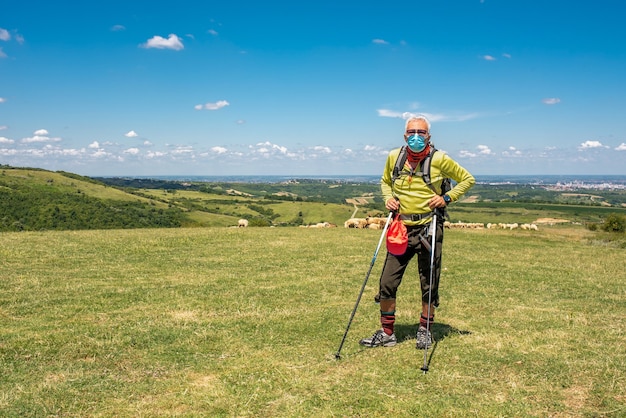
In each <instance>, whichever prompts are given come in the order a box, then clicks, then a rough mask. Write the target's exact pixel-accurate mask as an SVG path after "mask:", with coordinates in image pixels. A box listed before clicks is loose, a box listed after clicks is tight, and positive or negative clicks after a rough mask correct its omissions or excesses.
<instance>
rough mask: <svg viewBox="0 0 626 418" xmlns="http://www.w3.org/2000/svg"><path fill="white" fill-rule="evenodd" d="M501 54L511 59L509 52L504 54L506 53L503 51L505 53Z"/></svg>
mask: <svg viewBox="0 0 626 418" xmlns="http://www.w3.org/2000/svg"><path fill="white" fill-rule="evenodd" d="M502 56H503V57H504V58H508V59H511V54H506V53H505V54H502Z"/></svg>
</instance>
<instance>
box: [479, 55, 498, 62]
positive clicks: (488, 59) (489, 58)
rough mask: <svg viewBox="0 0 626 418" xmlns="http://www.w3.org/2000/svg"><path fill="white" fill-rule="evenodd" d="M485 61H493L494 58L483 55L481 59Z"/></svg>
mask: <svg viewBox="0 0 626 418" xmlns="http://www.w3.org/2000/svg"><path fill="white" fill-rule="evenodd" d="M482 58H483V59H484V60H485V61H495V60H496V58H495V57H493V56H491V55H483V57H482Z"/></svg>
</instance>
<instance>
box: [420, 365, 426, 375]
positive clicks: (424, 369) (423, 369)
mask: <svg viewBox="0 0 626 418" xmlns="http://www.w3.org/2000/svg"><path fill="white" fill-rule="evenodd" d="M420 370H421V371H423V372H424V374H426V372H428V366H424V367H422V368H421V369H420Z"/></svg>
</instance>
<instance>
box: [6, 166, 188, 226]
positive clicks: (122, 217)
mask: <svg viewBox="0 0 626 418" xmlns="http://www.w3.org/2000/svg"><path fill="white" fill-rule="evenodd" d="M184 222H185V215H184V213H183V211H182V210H181V209H180V208H176V207H169V206H168V205H167V204H164V203H161V202H157V201H155V200H152V199H146V198H142V197H138V196H134V195H132V194H129V193H126V192H124V191H122V190H118V189H115V188H112V187H109V186H106V185H105V184H103V183H100V182H97V181H94V180H92V179H90V178H88V177H82V176H78V175H75V174H71V173H64V172H51V171H46V170H39V169H22V168H12V167H6V166H3V167H2V168H1V170H0V231H40V230H73V229H119V228H150V227H166V228H171V227H179V226H181V225H183V223H184Z"/></svg>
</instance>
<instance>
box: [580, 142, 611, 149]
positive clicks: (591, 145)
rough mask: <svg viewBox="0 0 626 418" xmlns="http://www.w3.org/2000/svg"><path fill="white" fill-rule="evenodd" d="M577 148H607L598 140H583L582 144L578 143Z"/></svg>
mask: <svg viewBox="0 0 626 418" xmlns="http://www.w3.org/2000/svg"><path fill="white" fill-rule="evenodd" d="M578 148H579V149H581V150H583V149H589V148H607V147H606V146H604V145H602V143H601V142H600V141H585V142H583V143H582V144H580V146H579V147H578Z"/></svg>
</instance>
